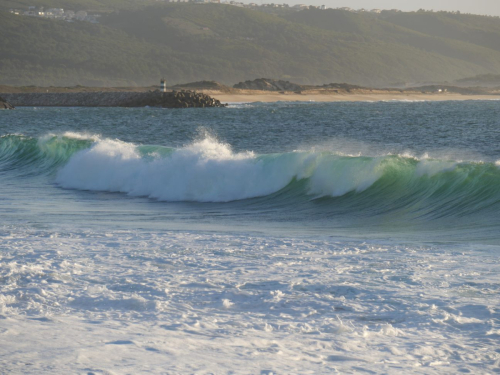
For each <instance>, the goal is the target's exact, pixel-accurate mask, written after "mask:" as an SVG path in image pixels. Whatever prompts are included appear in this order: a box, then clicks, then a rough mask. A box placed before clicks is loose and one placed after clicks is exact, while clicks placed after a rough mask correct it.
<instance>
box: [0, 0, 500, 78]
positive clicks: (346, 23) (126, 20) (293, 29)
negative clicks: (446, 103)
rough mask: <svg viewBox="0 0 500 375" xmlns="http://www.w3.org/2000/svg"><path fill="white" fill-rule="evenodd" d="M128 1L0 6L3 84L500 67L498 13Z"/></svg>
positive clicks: (380, 74) (406, 73)
mask: <svg viewBox="0 0 500 375" xmlns="http://www.w3.org/2000/svg"><path fill="white" fill-rule="evenodd" d="M9 1H13V0H9ZM23 1H24V0H23ZM51 1H54V2H59V3H62V2H64V0H51ZM68 1H69V0H68ZM78 1H80V2H81V3H82V4H83V5H82V6H88V4H90V3H85V2H86V1H87V2H88V1H91V0H78ZM92 1H93V0H92ZM116 1H117V0H107V1H106V2H103V4H104V3H106V6H107V7H108V9H111V8H110V7H112V4H115V2H116ZM59 3H58V4H59ZM132 3H133V4H135V5H137V4H142V5H141V7H138V8H134V9H131V8H130V6H129V5H130V4H132ZM123 4H124V5H123V6H122V8H121V9H120V11H119V12H114V13H109V14H107V15H104V16H103V17H101V23H100V24H97V25H95V24H90V23H85V22H74V23H68V22H63V21H52V20H45V19H39V18H33V17H24V16H15V15H12V14H10V13H7V12H0V35H2V37H1V38H0V84H11V85H30V84H33V85H75V84H82V85H150V84H154V83H157V81H158V80H159V78H160V77H162V76H163V77H165V78H166V79H167V81H168V82H169V83H171V84H175V83H182V82H190V81H201V80H216V81H219V82H222V83H225V84H233V83H235V82H239V81H244V80H249V79H254V78H257V77H272V78H276V79H286V80H290V81H293V82H297V83H302V84H322V83H326V82H350V83H354V84H361V85H387V84H390V83H391V82H425V81H427V82H429V81H453V80H456V79H460V78H463V77H470V76H476V75H482V74H499V73H500V42H499V41H500V20H499V19H497V18H492V17H483V16H472V15H453V14H449V13H396V14H386V13H383V14H382V15H377V16H375V15H372V14H355V13H350V12H345V11H340V10H323V11H320V10H305V11H300V12H295V11H290V10H287V11H282V12H279V13H277V15H276V14H273V15H271V14H266V13H263V12H259V11H255V10H250V9H243V8H239V7H234V6H231V5H219V4H192V3H179V4H155V5H148V6H146V5H147V2H146V0H144V2H135V3H134V2H133V1H132V0H128V1H127V2H124V3H123ZM481 35H483V36H485V37H484V38H481V37H480V36H481Z"/></svg>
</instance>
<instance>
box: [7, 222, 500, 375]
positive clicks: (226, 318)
mask: <svg viewBox="0 0 500 375" xmlns="http://www.w3.org/2000/svg"><path fill="white" fill-rule="evenodd" d="M0 234H1V235H0V248H1V249H2V251H1V252H0V280H2V282H1V283H0V337H1V340H0V353H5V354H6V356H4V358H0V367H1V368H2V371H3V372H5V373H44V372H47V369H50V373H55V374H68V373H85V374H87V373H96V374H106V373H144V372H147V373H152V374H156V373H158V374H159V373H227V372H235V373H239V372H244V373H257V374H258V373H271V372H272V373H357V372H370V373H387V374H390V375H392V374H395V375H399V374H401V373H413V372H415V369H416V368H420V370H419V371H420V372H422V373H434V374H437V373H443V374H444V373H492V372H494V371H495V370H496V369H497V368H498V353H497V352H496V351H497V349H498V345H497V341H498V335H499V333H498V332H499V331H498V326H497V322H498V320H499V318H500V315H499V312H498V306H500V297H499V296H500V289H499V288H500V287H499V286H500V276H499V275H500V272H499V271H500V270H499V267H500V263H499V260H498V253H499V251H500V248H499V247H498V246H494V247H491V248H487V247H481V246H477V247H474V246H471V245H465V246H462V247H460V245H456V244H454V245H451V246H442V245H441V246H439V247H425V248H422V247H421V246H401V245H396V244H384V243H361V242H339V241H338V240H335V239H331V238H325V237H321V238H316V239H307V238H299V237H281V238H278V237H270V236H256V235H249V234H243V235H229V234H210V233H199V232H185V231H180V232H165V231H162V232H154V231H126V230H122V231H110V230H108V231H106V232H100V231H97V232H92V231H81V230H78V229H73V230H71V231H69V232H53V231H41V230H23V229H20V228H18V229H15V230H12V229H11V230H9V229H7V228H3V229H2V228H0ZM444 281H446V283H444ZM242 369H244V370H243V371H242Z"/></svg>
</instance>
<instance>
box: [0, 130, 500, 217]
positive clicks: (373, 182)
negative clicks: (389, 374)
mask: <svg viewBox="0 0 500 375" xmlns="http://www.w3.org/2000/svg"><path fill="white" fill-rule="evenodd" d="M0 170H1V171H9V170H16V171H18V172H19V171H20V170H21V171H24V173H25V174H32V173H48V174H53V175H54V176H55V182H56V183H57V184H58V185H59V186H60V187H62V188H68V189H80V190H93V191H109V192H121V193H126V194H129V195H131V196H145V197H150V198H155V199H157V200H161V201H195V202H230V201H238V200H244V199H250V198H257V197H264V198H265V200H266V202H267V204H268V205H269V207H272V205H273V202H276V204H278V202H279V205H280V206H283V204H285V205H288V206H292V207H293V206H294V205H295V204H299V203H300V202H311V201H316V202H321V207H322V209H323V210H324V209H325V207H327V211H328V207H330V211H332V212H333V211H334V210H337V211H338V210H340V211H342V212H350V213H351V214H355V213H363V214H364V215H379V214H381V213H386V212H402V213H404V214H405V215H406V216H407V215H411V216H412V217H414V218H419V217H426V218H429V217H431V218H439V217H448V216H456V217H459V216H465V215H471V214H474V213H481V212H482V213H485V212H496V213H497V212H498V208H499V206H500V168H499V165H498V162H496V163H483V162H466V161H450V160H439V159H428V158H422V159H419V158H415V157H412V156H401V155H384V156H378V157H368V156H349V155H342V154H336V153H332V152H314V151H309V152H306V151H295V152H289V153H280V154H266V155H256V154H254V153H252V152H234V151H232V149H231V147H230V146H229V145H227V144H223V143H220V142H218V141H216V140H215V139H213V138H210V137H206V138H205V139H203V140H199V141H196V142H193V143H191V144H189V145H186V146H185V147H182V148H177V149H176V148H168V147H162V146H138V145H134V144H131V143H126V142H123V141H120V140H111V139H101V138H99V137H95V136H85V135H80V134H72V133H66V134H64V135H62V136H54V135H49V136H45V137H42V138H39V139H35V138H29V137H24V136H20V135H9V136H4V137H2V138H0Z"/></svg>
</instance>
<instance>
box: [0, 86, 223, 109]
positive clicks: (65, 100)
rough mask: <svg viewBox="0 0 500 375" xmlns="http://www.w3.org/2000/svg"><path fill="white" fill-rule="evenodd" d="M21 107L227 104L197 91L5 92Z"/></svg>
mask: <svg viewBox="0 0 500 375" xmlns="http://www.w3.org/2000/svg"><path fill="white" fill-rule="evenodd" d="M2 96H3V97H4V98H5V99H6V100H7V101H8V102H9V103H11V104H12V105H15V106H17V107H146V106H149V107H160V108H204V107H225V106H226V105H227V104H222V103H221V102H220V101H219V100H217V99H214V98H212V97H210V96H208V95H206V94H202V93H197V92H194V91H172V92H161V91H159V90H156V91H148V92H102V91H101V92H76V93H21V94H2Z"/></svg>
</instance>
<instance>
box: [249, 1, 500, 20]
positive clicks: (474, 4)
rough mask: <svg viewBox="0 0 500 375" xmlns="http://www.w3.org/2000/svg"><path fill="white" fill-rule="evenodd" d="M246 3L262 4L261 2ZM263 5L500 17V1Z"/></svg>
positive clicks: (323, 2) (343, 2)
mask: <svg viewBox="0 0 500 375" xmlns="http://www.w3.org/2000/svg"><path fill="white" fill-rule="evenodd" d="M245 2H256V3H260V0H257V1H255V0H252V1H249V0H247V1H245ZM262 2H263V3H273V2H274V3H278V4H281V3H287V4H290V5H293V4H307V5H326V6H327V7H328V8H340V7H351V8H354V9H360V8H366V9H374V8H377V9H400V10H405V11H410V10H418V9H420V8H423V9H434V10H459V11H461V12H464V13H474V14H488V15H492V16H500V0H263V1H262Z"/></svg>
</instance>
